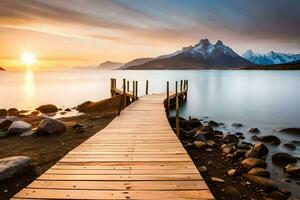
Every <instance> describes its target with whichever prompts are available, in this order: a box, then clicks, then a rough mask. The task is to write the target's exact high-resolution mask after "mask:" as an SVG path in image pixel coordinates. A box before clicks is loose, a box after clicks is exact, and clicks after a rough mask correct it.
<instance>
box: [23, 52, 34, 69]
mask: <svg viewBox="0 0 300 200" xmlns="http://www.w3.org/2000/svg"><path fill="white" fill-rule="evenodd" d="M21 61H22V63H23V64H25V65H26V66H28V65H33V64H35V63H36V56H35V55H34V54H33V53H31V52H25V53H23V54H22V55H21Z"/></svg>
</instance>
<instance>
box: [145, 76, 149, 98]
mask: <svg viewBox="0 0 300 200" xmlns="http://www.w3.org/2000/svg"><path fill="white" fill-rule="evenodd" d="M148 87H149V81H148V80H146V95H148Z"/></svg>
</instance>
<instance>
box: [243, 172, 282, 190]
mask: <svg viewBox="0 0 300 200" xmlns="http://www.w3.org/2000/svg"><path fill="white" fill-rule="evenodd" d="M243 177H245V178H247V179H248V180H249V181H250V182H252V183H254V184H255V185H257V186H259V187H260V188H262V189H263V190H265V191H266V192H271V191H274V190H278V185H277V184H276V183H275V182H274V181H272V180H271V179H268V178H264V177H260V176H254V175H251V174H243Z"/></svg>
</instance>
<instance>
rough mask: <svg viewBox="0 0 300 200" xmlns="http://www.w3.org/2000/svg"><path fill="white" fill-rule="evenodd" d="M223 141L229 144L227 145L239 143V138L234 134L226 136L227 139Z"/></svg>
mask: <svg viewBox="0 0 300 200" xmlns="http://www.w3.org/2000/svg"><path fill="white" fill-rule="evenodd" d="M223 139H224V143H227V144H230V143H239V139H238V137H237V136H235V135H233V134H228V135H225V137H224V138H223Z"/></svg>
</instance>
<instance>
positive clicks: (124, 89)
mask: <svg viewBox="0 0 300 200" xmlns="http://www.w3.org/2000/svg"><path fill="white" fill-rule="evenodd" d="M123 96H124V97H123V98H124V99H123V101H124V108H126V106H127V102H126V100H127V95H126V79H125V78H123Z"/></svg>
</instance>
